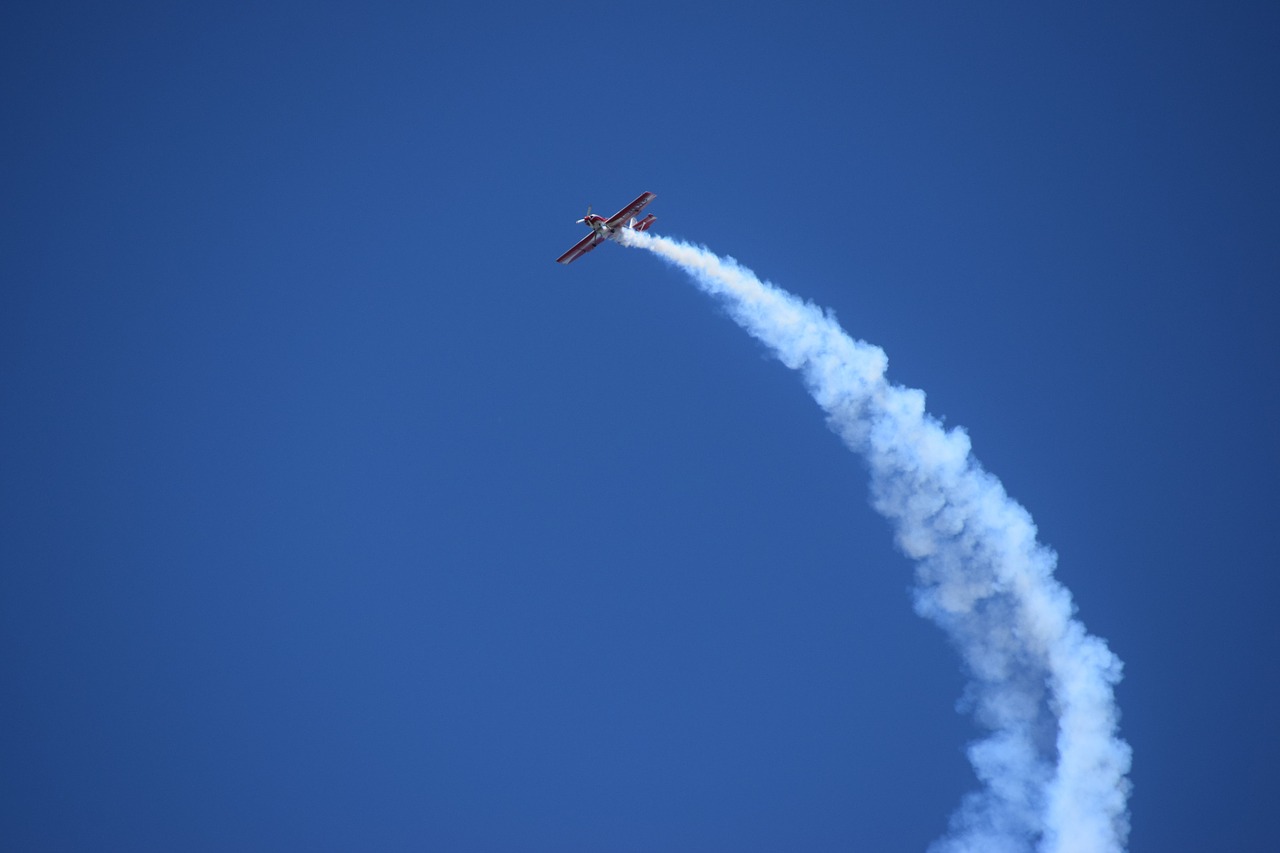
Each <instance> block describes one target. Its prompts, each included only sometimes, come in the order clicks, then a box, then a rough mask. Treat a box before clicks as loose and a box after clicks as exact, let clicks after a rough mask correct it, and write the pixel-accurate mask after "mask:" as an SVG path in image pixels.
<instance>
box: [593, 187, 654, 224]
mask: <svg viewBox="0 0 1280 853" xmlns="http://www.w3.org/2000/svg"><path fill="white" fill-rule="evenodd" d="M655 198H657V196H656V195H654V194H653V193H643V194H642V195H641V196H640V197H639V198H638V199H636V200H635V201H633V202H631V204H629V205H627V206H626V207H624V208H622V210H619V211H618V212H617V213H615V214H614V215H613V216H610V217H609V219H608V220H607V221H606V222H605V226H606V227H608V228H609V230H613V229H614V228H617V227H618V226H619V225H621V224H622V223H624V222H626V221H627V220H628V219H630V218H631V217H633V216H639V215H640V211H642V210H644V207H645V205H646V204H648V203H649V202H651V201H653V200H654V199H655Z"/></svg>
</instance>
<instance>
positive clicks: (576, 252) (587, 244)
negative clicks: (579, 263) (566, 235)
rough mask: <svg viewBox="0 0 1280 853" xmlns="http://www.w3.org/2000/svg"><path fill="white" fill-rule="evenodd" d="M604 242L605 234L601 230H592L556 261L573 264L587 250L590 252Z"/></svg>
mask: <svg viewBox="0 0 1280 853" xmlns="http://www.w3.org/2000/svg"><path fill="white" fill-rule="evenodd" d="M602 242H604V235H603V234H600V233H599V232H596V231H592V232H591V233H590V234H588V235H587V236H585V237H583V238H582V239H581V240H579V241H578V242H577V243H576V244H575V245H574V247H573V248H572V249H570V250H569V251H567V252H565V253H564V254H563V255H561V256H560V257H558V258H556V263H557V264H571V263H573V262H574V261H576V260H577V259H578V258H580V257H582V256H583V255H585V254H586V253H587V252H590V251H591V250H592V249H594V248H595V247H596V246H599V245H600V244H601V243H602Z"/></svg>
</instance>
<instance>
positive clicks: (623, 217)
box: [556, 193, 658, 264]
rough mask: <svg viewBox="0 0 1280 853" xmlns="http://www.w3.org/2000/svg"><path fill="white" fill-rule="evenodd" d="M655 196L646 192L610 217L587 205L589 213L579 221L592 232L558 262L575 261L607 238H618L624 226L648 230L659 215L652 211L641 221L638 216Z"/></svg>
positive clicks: (557, 259) (559, 258) (569, 262)
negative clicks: (592, 209)
mask: <svg viewBox="0 0 1280 853" xmlns="http://www.w3.org/2000/svg"><path fill="white" fill-rule="evenodd" d="M655 198H657V196H656V195H654V194H653V193H644V194H642V195H641V196H640V197H639V198H638V199H636V200H635V201H633V202H631V204H629V205H627V206H626V207H624V208H622V210H619V211H618V212H617V213H615V214H614V215H613V216H610V217H609V218H608V219H605V218H604V217H603V216H600V215H598V214H595V213H592V212H591V205H587V215H586V216H584V217H582V218H581V219H579V220H578V222H579V223H580V224H582V225H590V226H591V233H590V234H588V235H587V236H585V237H583V238H582V239H581V240H579V241H578V244H577V245H576V246H574V247H573V248H572V249H570V250H569V251H567V252H565V253H564V254H563V255H561V256H560V257H558V258H556V263H557V264H571V263H573V262H574V261H576V260H577V259H578V258H580V257H582V256H583V255H585V254H586V253H587V252H590V251H591V250H592V249H594V248H595V247H596V246H599V245H600V244H601V243H603V242H604V241H605V240H617V239H618V236H619V235H620V234H621V233H622V229H623V228H630V229H631V230H633V231H648V230H649V226H651V225H653V223H655V222H657V221H658V217H656V216H654V215H653V214H652V213H650V214H649V215H648V216H646V217H645V218H644V219H641V220H640V221H639V222H636V217H637V216H639V215H640V211H642V210H644V206H645V205H646V204H648V203H649V202H651V201H653V200H654V199H655Z"/></svg>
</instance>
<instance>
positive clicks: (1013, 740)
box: [622, 230, 1131, 853]
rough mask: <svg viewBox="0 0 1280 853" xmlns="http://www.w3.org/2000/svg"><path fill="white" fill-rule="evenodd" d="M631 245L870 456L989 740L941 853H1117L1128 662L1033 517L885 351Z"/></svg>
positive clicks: (704, 256)
mask: <svg viewBox="0 0 1280 853" xmlns="http://www.w3.org/2000/svg"><path fill="white" fill-rule="evenodd" d="M622 242H623V243H625V244H626V245H630V246H634V247H638V248H642V249H647V250H649V251H651V252H653V253H655V254H657V255H659V256H660V257H662V258H663V259H665V260H666V261H668V262H670V263H672V264H674V265H675V266H678V267H680V268H681V269H683V270H684V271H685V272H687V273H688V274H689V275H690V276H692V278H693V280H694V281H695V282H696V283H697V285H698V287H699V288H700V289H702V290H703V291H705V292H706V293H708V294H710V295H712V296H714V297H716V298H718V299H720V300H721V301H722V302H723V304H724V306H725V308H726V309H727V311H728V313H729V315H730V316H731V317H732V318H733V319H734V320H735V321H737V322H738V323H739V324H740V325H741V326H742V327H743V328H744V329H746V330H747V332H749V333H750V334H751V335H752V336H754V337H755V338H757V339H758V340H760V341H761V342H762V343H764V344H765V345H766V346H767V347H769V348H770V349H771V350H772V351H773V352H774V353H775V354H776V355H777V357H778V359H779V360H781V361H782V363H783V364H785V365H786V366H787V367H790V368H792V369H794V370H798V371H800V372H801V374H802V375H803V376H804V379H805V383H806V385H807V386H808V388H809V391H810V393H811V394H812V395H813V398H814V399H815V400H816V401H817V402H818V405H820V406H821V407H822V408H823V410H824V411H825V412H826V413H827V418H828V422H829V423H830V425H831V428H832V429H833V430H834V431H835V432H836V433H837V434H839V435H840V437H841V438H842V439H843V440H844V442H845V444H847V445H848V446H849V447H850V448H851V449H852V450H854V451H856V452H857V453H859V454H861V455H862V456H864V457H865V458H866V460H867V463H868V465H869V468H870V471H871V494H872V504H873V506H874V507H875V509H876V510H877V511H879V512H880V513H881V514H882V515H884V516H885V517H886V518H887V519H889V521H890V522H891V523H892V525H893V528H894V531H895V534H896V539H897V544H898V547H899V548H900V549H901V550H902V552H903V553H904V554H906V555H907V556H908V557H909V558H911V559H912V560H914V561H915V564H916V586H915V607H916V611H917V612H918V613H919V614H920V615H922V616H926V617H928V618H929V619H931V620H933V621H934V622H936V623H937V624H938V625H939V626H941V627H942V628H943V630H944V631H945V632H946V633H947V634H948V636H949V637H950V638H951V639H952V641H953V642H954V644H955V646H956V647H957V649H958V650H959V651H960V654H961V656H962V657H963V659H964V663H965V666H966V669H967V671H968V675H969V678H970V681H969V684H968V687H967V689H966V699H967V705H968V706H969V707H970V708H971V709H972V712H973V714H974V717H975V719H976V720H977V722H978V723H979V724H980V725H981V726H982V727H983V728H984V729H985V730H986V731H987V734H986V735H985V736H984V737H983V738H982V739H981V740H979V741H977V742H975V743H973V744H972V745H970V747H969V749H968V757H969V761H970V762H971V763H972V765H973V769H974V772H975V773H976V774H977V776H978V778H979V780H980V781H981V782H982V787H981V788H980V790H979V791H977V792H975V793H973V794H970V795H968V796H967V797H966V798H965V799H964V800H963V802H962V803H961V806H960V808H959V809H958V810H957V811H956V813H955V814H954V815H953V817H952V819H951V829H950V832H949V833H948V835H947V836H946V837H944V838H942V839H940V840H939V841H937V842H935V844H934V845H933V848H932V849H933V851H935V853H1001V851H1023V850H1030V849H1033V848H1034V849H1038V850H1040V851H1044V853H1119V851H1122V850H1123V849H1124V846H1125V842H1126V839H1127V836H1128V830H1129V821H1128V811H1127V805H1126V803H1127V798H1128V792H1129V787H1130V785H1129V782H1128V780H1127V778H1126V773H1127V772H1128V770H1129V763H1130V752H1131V751H1130V748H1129V746H1128V744H1126V743H1125V742H1124V741H1123V740H1121V739H1120V738H1119V737H1118V735H1117V731H1116V729H1117V722H1118V715H1119V714H1118V711H1117V708H1116V704H1115V698H1114V695H1113V687H1114V685H1115V684H1116V683H1117V682H1118V681H1119V680H1120V677H1121V667H1122V665H1121V662H1120V660H1119V659H1118V658H1117V657H1116V656H1115V655H1114V654H1112V653H1111V651H1110V650H1109V649H1108V648H1107V645H1106V643H1105V642H1104V641H1103V640H1101V639H1099V638H1098V637H1094V636H1091V635H1090V634H1088V633H1087V632H1086V631H1085V629H1084V626H1083V625H1082V624H1081V623H1080V622H1079V621H1077V620H1076V619H1075V618H1073V617H1074V613H1075V605H1074V604H1073V602H1072V600H1071V594H1070V593H1069V592H1068V591H1067V590H1066V588H1065V587H1063V586H1062V584H1060V583H1059V582H1058V581H1057V580H1055V579H1054V577H1053V570H1054V565H1055V563H1056V559H1057V558H1056V555H1055V554H1054V553H1053V551H1051V550H1050V549H1048V548H1047V547H1045V546H1044V545H1041V544H1039V543H1038V542H1037V541H1036V528H1035V524H1034V523H1033V522H1032V519H1031V516H1030V515H1029V514H1028V513H1027V511H1026V510H1025V509H1023V508H1022V506H1020V505H1019V504H1018V503H1016V502H1015V501H1014V500H1013V499H1012V498H1010V497H1009V496H1008V494H1006V493H1005V490H1004V487H1003V486H1002V485H1001V484H1000V481H999V480H997V479H996V478H995V477H994V476H992V475H991V474H989V473H987V472H986V471H985V470H984V469H983V468H982V466H981V465H980V464H979V463H978V461H977V460H976V459H974V457H973V456H972V455H971V454H970V444H969V438H968V435H967V434H966V433H965V432H964V431H963V430H961V429H951V430H944V429H943V427H942V425H941V424H940V423H939V422H938V421H937V420H936V419H935V418H933V417H932V416H931V415H929V414H928V413H927V412H926V411H925V407H924V400H925V397H924V393H923V392H921V391H918V390H916V389H913V388H904V387H901V386H898V385H893V384H891V383H889V382H888V381H887V380H886V379H885V369H886V367H887V365H888V359H887V357H886V356H885V353H884V351H883V350H881V349H880V348H879V347H876V346H873V345H871V344H868V343H865V342H863V341H856V340H854V339H853V338H851V337H849V336H848V335H847V334H846V333H845V332H844V330H843V329H841V328H840V326H839V324H837V323H836V320H835V317H834V316H833V315H832V314H830V313H829V312H824V311H823V310H822V309H820V308H818V307H816V306H814V305H813V304H811V303H808V302H805V301H803V300H801V299H799V298H797V297H796V296H793V295H792V294H790V293H787V292H786V291H784V290H781V289H780V288H778V287H775V286H774V285H772V284H769V283H767V282H762V281H760V280H759V279H758V278H756V276H755V274H754V273H752V272H751V271H750V270H748V269H746V268H744V267H742V266H739V265H738V264H737V262H735V261H734V260H733V259H731V258H721V257H718V256H717V255H715V254H714V253H712V252H711V251H709V250H707V249H705V248H702V247H698V246H692V245H689V244H687V243H681V242H677V241H674V240H671V239H668V238H665V237H660V236H656V235H653V234H649V233H639V232H633V231H629V230H624V231H623V233H622Z"/></svg>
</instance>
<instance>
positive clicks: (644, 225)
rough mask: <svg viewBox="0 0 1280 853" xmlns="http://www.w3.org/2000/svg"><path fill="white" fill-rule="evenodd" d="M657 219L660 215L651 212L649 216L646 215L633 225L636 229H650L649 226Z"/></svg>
mask: <svg viewBox="0 0 1280 853" xmlns="http://www.w3.org/2000/svg"><path fill="white" fill-rule="evenodd" d="M657 221H658V217H656V216H654V215H653V214H652V213H650V214H649V215H648V216H646V217H645V218H644V219H641V220H640V221H639V222H633V223H632V225H631V227H632V228H633V229H635V230H636V231H648V230H649V227H650V226H652V225H653V223H655V222H657Z"/></svg>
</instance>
